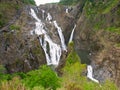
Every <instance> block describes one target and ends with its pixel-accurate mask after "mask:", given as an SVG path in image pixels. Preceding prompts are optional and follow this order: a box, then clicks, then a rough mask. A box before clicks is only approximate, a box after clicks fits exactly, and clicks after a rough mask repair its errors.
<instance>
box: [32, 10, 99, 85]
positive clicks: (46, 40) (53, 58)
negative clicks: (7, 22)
mask: <svg viewBox="0 0 120 90" xmlns="http://www.w3.org/2000/svg"><path fill="white" fill-rule="evenodd" d="M30 14H31V16H32V17H33V18H34V19H35V20H36V22H35V25H36V28H35V29H34V31H31V34H33V32H35V34H37V35H38V36H39V40H40V44H41V46H42V48H43V50H44V52H45V56H46V60H47V64H48V65H58V64H59V60H60V57H61V55H62V50H63V51H67V47H66V45H65V40H64V36H63V34H62V30H61V28H60V27H59V26H58V24H57V22H56V21H52V16H51V15H50V13H48V14H47V17H46V20H47V21H49V23H51V24H52V23H53V24H54V26H55V27H56V28H57V32H58V34H59V37H60V41H61V45H58V44H56V43H54V42H53V41H52V39H51V38H50V37H49V35H48V33H47V28H46V27H45V24H44V23H43V22H42V21H41V20H40V19H39V18H38V17H37V15H36V13H35V11H34V10H33V9H31V12H30ZM44 14H45V11H43V10H42V18H43V19H45V17H44ZM75 28H76V25H74V28H73V30H72V32H71V35H70V39H69V42H71V41H72V39H73V34H74V31H75ZM87 71H88V73H87V77H88V78H89V79H91V80H92V81H94V82H96V83H99V81H98V80H96V79H94V78H93V74H92V73H93V69H92V66H91V65H88V66H87Z"/></svg>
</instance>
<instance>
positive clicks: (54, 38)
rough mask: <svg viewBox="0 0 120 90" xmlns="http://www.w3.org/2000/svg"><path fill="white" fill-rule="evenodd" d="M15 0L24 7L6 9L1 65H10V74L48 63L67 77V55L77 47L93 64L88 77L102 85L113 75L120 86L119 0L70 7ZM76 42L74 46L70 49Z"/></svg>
mask: <svg viewBox="0 0 120 90" xmlns="http://www.w3.org/2000/svg"><path fill="white" fill-rule="evenodd" d="M0 2H1V3H2V2H4V1H0ZM11 2H12V3H15V5H16V4H18V5H19V6H20V7H22V8H19V9H15V10H14V9H11V12H13V13H12V14H13V15H12V14H10V15H9V10H8V11H7V12H5V14H6V15H7V16H6V17H8V16H9V19H8V21H9V22H8V23H6V24H1V23H0V64H1V65H2V66H3V67H4V68H5V69H6V70H5V71H4V73H9V74H12V73H17V72H24V73H26V72H29V71H31V70H36V69H38V68H39V67H40V66H42V65H44V64H47V65H49V66H55V67H54V68H57V70H56V69H54V70H55V71H56V72H57V71H58V75H59V71H60V76H61V70H62V68H63V67H64V66H65V65H66V64H65V63H66V62H67V60H66V59H67V57H69V56H70V55H69V54H70V53H71V52H72V51H75V52H76V53H77V55H78V56H79V58H80V62H81V63H82V64H86V65H88V66H86V67H85V68H86V69H85V70H83V73H82V74H83V75H84V76H87V77H88V78H89V79H91V80H93V81H95V82H97V83H98V82H99V83H103V82H105V81H106V80H107V79H110V80H111V81H113V82H114V83H115V84H116V85H117V86H118V87H119V84H120V67H119V66H120V45H119V44H120V17H119V15H120V2H119V1H118V0H114V1H112V0H104V1H99V0H93V1H92V0H88V1H87V0H85V1H83V0H79V1H78V2H79V3H77V4H74V5H70V6H68V5H63V4H56V3H53V4H45V5H40V6H35V5H24V4H23V3H22V2H21V1H19V0H18V2H17V3H16V0H12V1H9V0H8V3H11ZM13 8H14V7H13ZM6 10H7V9H6ZM12 10H13V11H12ZM3 12H4V9H3V10H1V11H0V19H1V20H2V17H3V16H4V15H2V13H3ZM3 14H4V13H3ZM13 16H14V17H13ZM3 19H4V18H3ZM2 21H3V20H2ZM0 22H1V21H0ZM71 42H72V43H74V46H73V48H71V47H69V44H70V43H71ZM73 55H74V54H73ZM71 58H72V56H71ZM74 61H75V60H74V59H73V61H71V62H74ZM71 72H72V71H71ZM63 90H64V89H63ZM65 90H70V89H65ZM71 90H80V89H71ZM81 90H82V89H81ZM83 90H84V89H83ZM85 90H92V89H85ZM110 90H112V89H110ZM115 90H117V89H115ZM118 90H119V89H118Z"/></svg>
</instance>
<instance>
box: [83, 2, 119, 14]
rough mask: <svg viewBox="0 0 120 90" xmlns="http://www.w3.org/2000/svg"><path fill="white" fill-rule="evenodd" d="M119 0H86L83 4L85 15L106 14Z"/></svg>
mask: <svg viewBox="0 0 120 90" xmlns="http://www.w3.org/2000/svg"><path fill="white" fill-rule="evenodd" d="M118 2H119V0H106V1H101V0H99V1H94V0H88V1H87V2H86V4H85V7H84V9H85V11H86V15H87V16H92V15H94V16H95V15H96V14H106V13H108V12H110V10H112V9H113V8H114V7H115V6H116V5H117V4H118Z"/></svg>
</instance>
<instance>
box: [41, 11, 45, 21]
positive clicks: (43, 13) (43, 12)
mask: <svg viewBox="0 0 120 90" xmlns="http://www.w3.org/2000/svg"><path fill="white" fill-rule="evenodd" d="M44 16H45V10H42V18H43V19H44V18H45V17H44Z"/></svg>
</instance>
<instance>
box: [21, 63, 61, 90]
mask: <svg viewBox="0 0 120 90" xmlns="http://www.w3.org/2000/svg"><path fill="white" fill-rule="evenodd" d="M23 82H24V83H25V85H26V86H27V87H30V88H33V87H39V86H42V87H44V88H51V89H53V90H56V88H57V87H59V86H60V83H59V77H58V76H57V75H56V73H55V72H54V71H53V70H51V68H50V67H48V66H46V65H44V66H42V67H40V69H38V70H34V71H30V72H29V73H27V77H26V78H25V79H24V80H23Z"/></svg>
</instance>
